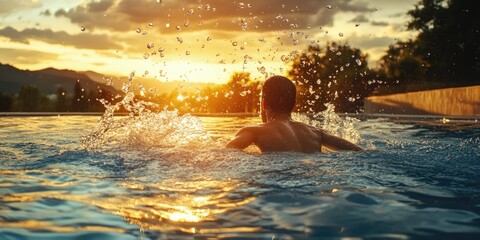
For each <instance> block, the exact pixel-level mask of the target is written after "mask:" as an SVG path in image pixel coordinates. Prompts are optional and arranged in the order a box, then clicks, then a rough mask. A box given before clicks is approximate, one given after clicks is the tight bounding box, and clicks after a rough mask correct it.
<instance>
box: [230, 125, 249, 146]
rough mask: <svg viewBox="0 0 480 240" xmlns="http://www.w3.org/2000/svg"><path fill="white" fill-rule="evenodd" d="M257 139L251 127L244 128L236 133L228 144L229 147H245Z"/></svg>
mask: <svg viewBox="0 0 480 240" xmlns="http://www.w3.org/2000/svg"><path fill="white" fill-rule="evenodd" d="M254 140H255V135H254V134H253V132H252V129H251V128H242V129H240V131H238V133H237V134H236V135H235V138H234V139H232V140H231V141H230V142H229V143H228V144H227V146H226V147H227V148H238V149H244V148H246V147H248V146H250V144H252V143H253V142H254Z"/></svg>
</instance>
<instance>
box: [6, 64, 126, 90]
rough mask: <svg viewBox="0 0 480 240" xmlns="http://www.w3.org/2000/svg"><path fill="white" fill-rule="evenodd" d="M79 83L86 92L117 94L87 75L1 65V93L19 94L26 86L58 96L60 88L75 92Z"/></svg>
mask: <svg viewBox="0 0 480 240" xmlns="http://www.w3.org/2000/svg"><path fill="white" fill-rule="evenodd" d="M77 81H78V82H79V83H80V84H81V86H82V88H83V89H85V91H90V90H95V89H97V88H103V89H106V90H108V91H110V92H112V93H115V92H117V91H116V89H115V88H113V87H111V86H107V85H106V84H102V83H99V82H96V81H93V80H92V79H91V78H90V77H88V76H87V75H85V74H83V73H79V72H75V71H72V70H59V69H55V68H46V69H42V70H38V71H30V70H20V69H18V68H15V67H13V66H11V65H8V64H0V92H2V93H6V94H10V95H13V94H16V93H18V92H19V90H20V88H21V87H22V86H24V85H30V86H33V87H36V88H38V89H39V90H40V91H41V92H43V93H44V94H47V95H48V94H56V92H57V89H58V88H60V87H62V88H64V89H65V90H66V91H67V92H73V87H74V85H75V83H76V82H77Z"/></svg>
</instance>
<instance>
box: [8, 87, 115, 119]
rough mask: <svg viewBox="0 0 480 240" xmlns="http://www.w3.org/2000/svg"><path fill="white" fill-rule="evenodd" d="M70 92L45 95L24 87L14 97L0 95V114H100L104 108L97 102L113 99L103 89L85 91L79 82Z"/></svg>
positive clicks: (61, 89)
mask: <svg viewBox="0 0 480 240" xmlns="http://www.w3.org/2000/svg"><path fill="white" fill-rule="evenodd" d="M72 92H73V95H71V94H70V93H69V91H67V90H66V89H64V88H63V87H59V88H58V89H57V93H56V94H52V95H46V94H44V93H42V92H41V91H40V90H39V89H38V88H36V87H34V86H31V85H24V86H22V87H21V88H20V91H19V92H18V94H16V95H14V96H10V95H6V94H3V93H0V112H100V111H104V110H105V108H104V106H103V105H102V103H100V102H99V101H98V100H99V99H112V97H113V95H112V93H111V92H110V91H108V90H106V89H103V88H98V89H97V90H96V91H95V90H89V91H86V90H85V89H84V88H82V85H81V83H80V82H79V81H77V82H76V83H75V85H74V88H73V89H72Z"/></svg>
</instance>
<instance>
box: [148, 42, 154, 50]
mask: <svg viewBox="0 0 480 240" xmlns="http://www.w3.org/2000/svg"><path fill="white" fill-rule="evenodd" d="M154 47H155V45H154V44H153V43H148V44H147V48H148V49H152V48H154Z"/></svg>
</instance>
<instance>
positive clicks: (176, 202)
mask: <svg viewBox="0 0 480 240" xmlns="http://www.w3.org/2000/svg"><path fill="white" fill-rule="evenodd" d="M22 177H25V178H29V179H32V180H33V179H34V180H36V181H40V183H41V184H40V185H44V186H50V187H53V186H56V187H59V186H64V185H65V183H57V182H55V181H50V180H44V179H41V178H36V177H35V176H29V175H25V174H23V175H22ZM69 184H75V183H69ZM243 184H244V183H242V182H239V181H236V180H225V181H216V180H210V179H205V180H201V179H199V180H197V181H193V180H192V181H179V180H174V179H172V180H165V181H163V182H162V183H157V184H150V185H139V184H137V183H135V182H131V183H130V182H125V183H122V184H121V185H120V186H119V187H123V188H126V190H127V191H128V192H130V191H131V192H138V191H144V190H145V189H150V190H151V189H157V190H159V191H161V192H164V191H165V192H169V191H175V192H177V193H181V194H180V195H179V194H174V195H169V194H153V195H148V196H144V195H142V196H141V197H140V196H138V195H136V194H132V195H116V196H115V197H111V196H109V197H102V194H100V195H99V196H95V192H90V193H89V195H78V194H70V193H69V192H67V191H40V192H30V193H15V194H10V195H6V196H3V197H2V199H3V200H4V201H11V202H34V201H36V199H38V198H53V199H61V200H66V201H76V202H81V203H85V204H87V205H93V206H97V207H99V208H100V209H101V211H102V212H105V213H110V214H115V215H119V216H122V217H124V218H125V219H126V221H128V222H129V223H131V224H135V225H138V226H140V227H141V228H144V229H152V230H158V231H178V230H180V231H183V232H186V233H218V232H229V231H235V232H238V231H240V232H241V231H245V232H250V231H257V230H259V229H258V228H234V229H229V228H221V229H216V228H212V226H208V227H205V226H201V225H199V227H200V228H198V227H193V226H191V227H188V228H185V225H184V224H187V223H188V224H200V223H201V222H203V221H215V219H216V215H218V214H220V213H224V212H228V211H230V210H231V209H233V208H236V207H238V206H242V205H245V204H248V203H249V202H251V201H253V200H255V197H247V198H243V199H231V198H229V197H227V196H228V195H229V194H231V193H232V192H234V191H236V190H237V189H238V188H239V187H240V186H242V185H243ZM204 190H208V191H204ZM198 192H209V194H207V195H204V194H203V195H200V196H199V195H197V193H198ZM0 226H10V227H21V228H32V229H44V230H51V231H58V232H66V231H79V230H86V231H90V230H91V231H95V230H96V229H97V230H98V231H111V232H118V231H123V230H121V229H109V228H97V227H95V226H85V227H83V228H70V227H59V226H56V225H54V224H51V223H48V222H41V221H22V222H17V223H8V222H0Z"/></svg>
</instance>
